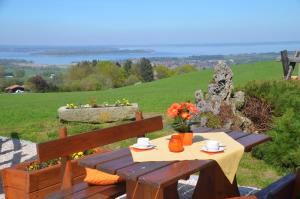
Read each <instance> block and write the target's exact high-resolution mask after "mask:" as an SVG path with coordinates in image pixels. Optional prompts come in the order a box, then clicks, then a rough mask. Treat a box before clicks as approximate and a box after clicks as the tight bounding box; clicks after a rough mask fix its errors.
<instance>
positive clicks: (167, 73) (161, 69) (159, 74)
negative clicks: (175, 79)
mask: <svg viewBox="0 0 300 199" xmlns="http://www.w3.org/2000/svg"><path fill="white" fill-rule="evenodd" d="M154 70H155V72H156V78H157V79H163V78H166V77H171V76H172V75H174V74H175V71H174V70H172V69H170V68H168V67H166V66H164V65H158V66H156V67H155V68H154Z"/></svg>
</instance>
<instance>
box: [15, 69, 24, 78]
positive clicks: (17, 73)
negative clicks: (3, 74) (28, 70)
mask: <svg viewBox="0 0 300 199" xmlns="http://www.w3.org/2000/svg"><path fill="white" fill-rule="evenodd" d="M24 76H25V70H23V69H20V68H18V69H16V70H15V77H16V78H22V77H24Z"/></svg>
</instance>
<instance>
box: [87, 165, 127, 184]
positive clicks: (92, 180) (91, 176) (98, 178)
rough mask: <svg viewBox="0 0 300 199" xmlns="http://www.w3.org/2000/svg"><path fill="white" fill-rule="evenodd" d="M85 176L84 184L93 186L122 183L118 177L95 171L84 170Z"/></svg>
mask: <svg viewBox="0 0 300 199" xmlns="http://www.w3.org/2000/svg"><path fill="white" fill-rule="evenodd" d="M85 170H86V176H85V178H84V182H86V183H88V184H94V185H111V184H116V183H118V182H121V181H123V179H122V178H121V177H120V176H118V175H112V174H109V173H105V172H102V171H99V170H97V169H90V168H85Z"/></svg>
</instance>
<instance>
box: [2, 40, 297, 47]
mask: <svg viewBox="0 0 300 199" xmlns="http://www.w3.org/2000/svg"><path fill="white" fill-rule="evenodd" d="M298 43H299V44H300V40H299V41H265V42H264V41H260V42H255V41H253V42H218V43H156V44H146V43H145V44H90V45H76V44H73V45H72V44H69V45H51V44H24V45H19V44H0V47H6V46H7V47H129V46H131V47H139V46H140V47H147V46H149V47H151V46H190V47H193V46H223V45H224V46H239V45H249V46H252V45H276V44H298Z"/></svg>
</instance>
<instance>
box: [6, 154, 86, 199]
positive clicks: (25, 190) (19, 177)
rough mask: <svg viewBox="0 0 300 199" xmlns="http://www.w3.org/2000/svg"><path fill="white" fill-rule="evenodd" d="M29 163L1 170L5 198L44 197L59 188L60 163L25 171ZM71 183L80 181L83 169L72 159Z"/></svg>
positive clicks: (83, 174)
mask: <svg viewBox="0 0 300 199" xmlns="http://www.w3.org/2000/svg"><path fill="white" fill-rule="evenodd" d="M28 164H29V163H21V164H18V165H16V166H14V167H11V168H7V169H4V170H3V171H2V179H3V188H4V193H5V197H6V199H23V198H24V199H25V198H26V199H31V198H44V197H45V196H46V195H48V194H50V193H52V192H54V191H56V190H59V189H60V186H61V178H62V177H61V165H60V164H58V165H54V166H50V167H47V168H44V169H40V170H36V171H26V169H25V168H26V166H27V165H28ZM72 172H73V183H74V184H76V183H78V182H81V181H82V180H83V178H84V176H85V169H84V168H83V167H80V166H78V164H77V160H74V161H72Z"/></svg>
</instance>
